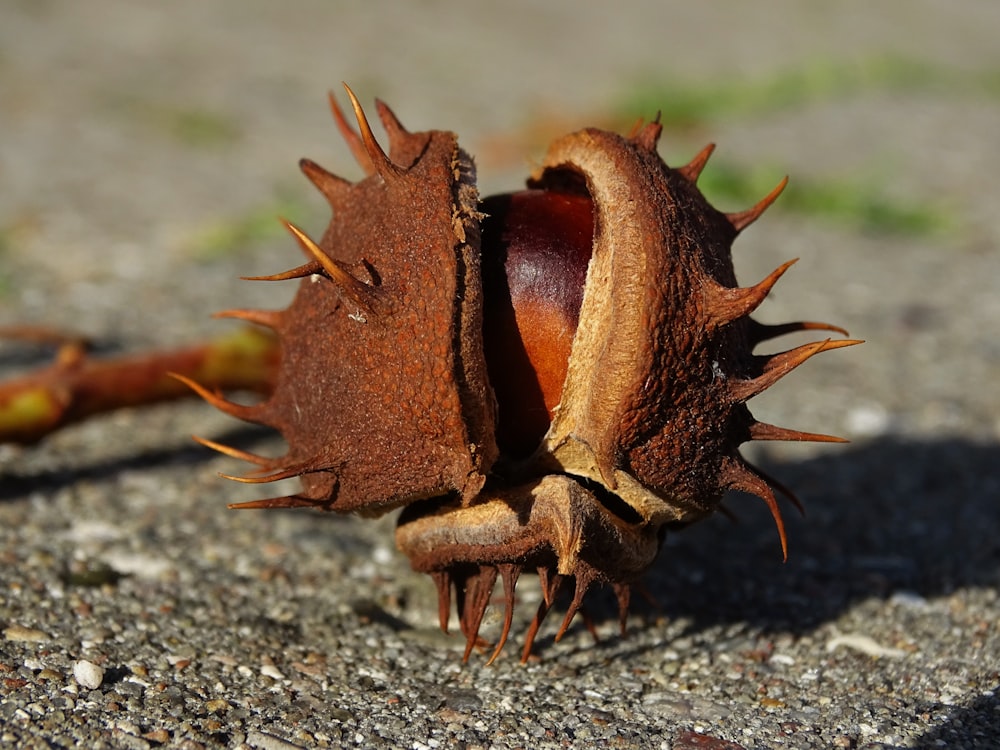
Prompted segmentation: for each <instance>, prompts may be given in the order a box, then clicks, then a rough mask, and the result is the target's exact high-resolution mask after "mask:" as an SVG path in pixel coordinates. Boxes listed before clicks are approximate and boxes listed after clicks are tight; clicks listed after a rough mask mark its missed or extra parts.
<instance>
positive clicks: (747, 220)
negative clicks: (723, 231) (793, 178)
mask: <svg viewBox="0 0 1000 750" xmlns="http://www.w3.org/2000/svg"><path fill="white" fill-rule="evenodd" d="M787 184H788V177H784V178H782V180H781V182H779V183H778V185H777V187H775V188H774V190H772V191H771V192H770V193H768V194H767V195H766V196H764V197H763V198H762V199H761V200H760V201H759V202H758V203H757V205H755V206H754V207H753V208H748V209H747V210H746V211H740V212H738V213H731V214H726V218H727V219H728V220H729V223H730V224H731V225H732V227H733V229H735V230H736V233H737V234H739V233H740V232H742V231H743V230H744V229H746V228H747V227H748V226H750V225H751V224H753V223H754V222H755V221H757V219H759V218H760V217H761V214H763V213H764V212H765V211H766V210H767V209H768V208H769V207H770V205H771V204H772V203H774V202H775V201H776V200H777V199H778V196H779V195H781V191H783V190H784V189H785V186H786V185H787Z"/></svg>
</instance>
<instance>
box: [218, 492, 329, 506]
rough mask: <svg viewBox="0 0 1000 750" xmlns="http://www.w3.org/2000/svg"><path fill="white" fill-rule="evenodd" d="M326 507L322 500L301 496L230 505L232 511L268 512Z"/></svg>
mask: <svg viewBox="0 0 1000 750" xmlns="http://www.w3.org/2000/svg"><path fill="white" fill-rule="evenodd" d="M323 505H326V503H324V502H322V501H320V500H314V499H313V498H310V497H303V496H301V495H286V496H284V497H269V498H266V499H263V500H248V501H247V502H245V503H230V504H229V505H228V506H227V507H228V508H230V509H231V510H268V509H271V508H317V507H321V506H323Z"/></svg>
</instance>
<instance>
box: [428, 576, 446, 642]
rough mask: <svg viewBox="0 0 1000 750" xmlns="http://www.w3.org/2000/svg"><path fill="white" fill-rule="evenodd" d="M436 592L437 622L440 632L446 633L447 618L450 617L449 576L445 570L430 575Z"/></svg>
mask: <svg viewBox="0 0 1000 750" xmlns="http://www.w3.org/2000/svg"><path fill="white" fill-rule="evenodd" d="M431 578H433V579H434V585H435V586H436V587H437V592H438V622H439V623H440V625H441V632H443V633H447V632H448V618H449V616H450V615H451V574H450V573H449V572H448V571H447V570H439V571H434V572H433V573H431Z"/></svg>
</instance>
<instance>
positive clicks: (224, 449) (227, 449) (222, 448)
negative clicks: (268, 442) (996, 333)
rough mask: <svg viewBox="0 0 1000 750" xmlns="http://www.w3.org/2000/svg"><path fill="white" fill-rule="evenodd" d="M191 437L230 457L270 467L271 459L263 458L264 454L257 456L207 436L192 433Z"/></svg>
mask: <svg viewBox="0 0 1000 750" xmlns="http://www.w3.org/2000/svg"><path fill="white" fill-rule="evenodd" d="M191 438H192V439H193V440H194V441H195V442H196V443H199V444H201V445H204V446H205V447H206V448H211V449H212V450H214V451H218V452H219V453H221V454H223V455H225V456H229V457H230V458H238V459H240V460H241V461H246V462H248V463H251V464H257V466H265V467H270V466H271V464H272V461H271V459H269V458H265V457H264V456H258V455H257V454H256V453H250V452H249V451H244V450H240V449H239V448H234V447H233V446H231V445H224V444H223V443H217V442H215V441H214V440H209V439H208V438H203V437H199V436H197V435H192V436H191Z"/></svg>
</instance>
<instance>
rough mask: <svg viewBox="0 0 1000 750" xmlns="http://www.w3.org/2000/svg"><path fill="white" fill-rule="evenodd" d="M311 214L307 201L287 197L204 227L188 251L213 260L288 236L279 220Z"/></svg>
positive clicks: (297, 219)
mask: <svg viewBox="0 0 1000 750" xmlns="http://www.w3.org/2000/svg"><path fill="white" fill-rule="evenodd" d="M309 215H310V211H309V209H308V208H307V205H306V203H305V202H304V201H303V200H299V199H297V198H294V197H291V196H284V197H282V198H279V200H277V201H276V202H275V203H272V204H269V205H266V206H261V207H259V208H255V209H253V210H251V211H249V212H247V213H246V214H244V215H243V216H236V217H232V218H228V219H222V220H220V221H217V222H213V223H210V224H208V225H206V226H204V227H202V228H201V229H199V230H197V231H196V232H195V233H194V234H193V235H192V236H191V237H190V239H189V240H188V242H187V243H185V245H186V247H185V250H186V252H187V254H188V255H189V256H190V257H191V258H192V259H194V260H197V261H200V262H211V261H214V260H216V259H219V258H223V257H227V256H229V255H233V254H235V253H239V252H242V251H244V250H246V249H248V248H250V247H253V246H255V245H259V244H261V243H263V242H267V241H270V240H274V239H277V238H279V237H282V236H286V235H287V232H286V230H285V228H284V226H282V224H281V222H280V221H279V219H282V218H283V219H287V220H288V221H291V222H292V223H294V224H301V223H304V222H305V221H306V219H307V218H308V217H309Z"/></svg>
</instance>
